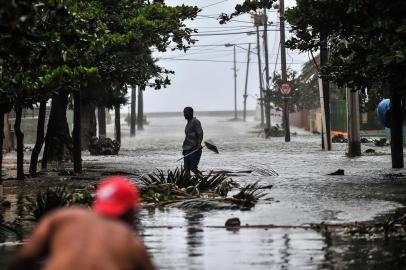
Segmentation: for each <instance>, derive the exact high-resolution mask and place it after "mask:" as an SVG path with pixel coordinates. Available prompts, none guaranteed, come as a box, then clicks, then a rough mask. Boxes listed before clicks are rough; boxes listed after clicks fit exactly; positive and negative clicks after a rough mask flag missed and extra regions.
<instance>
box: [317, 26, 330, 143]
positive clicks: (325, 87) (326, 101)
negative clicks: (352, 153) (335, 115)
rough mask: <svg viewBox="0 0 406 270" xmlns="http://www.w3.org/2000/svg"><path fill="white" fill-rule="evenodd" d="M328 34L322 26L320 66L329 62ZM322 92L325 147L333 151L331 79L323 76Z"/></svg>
mask: <svg viewBox="0 0 406 270" xmlns="http://www.w3.org/2000/svg"><path fill="white" fill-rule="evenodd" d="M327 38H328V37H327V35H326V34H325V30H324V29H323V28H322V29H321V31H320V67H323V66H326V65H327V63H328V49H327ZM319 86H321V88H320V90H321V91H320V93H321V94H322V95H320V97H321V96H323V99H322V100H320V101H321V104H320V105H321V106H322V108H321V112H322V120H323V121H324V123H323V127H324V128H323V136H324V137H323V145H322V147H323V149H324V150H326V151H331V133H330V84H329V81H328V80H327V79H326V78H325V77H324V76H322V78H321V83H319Z"/></svg>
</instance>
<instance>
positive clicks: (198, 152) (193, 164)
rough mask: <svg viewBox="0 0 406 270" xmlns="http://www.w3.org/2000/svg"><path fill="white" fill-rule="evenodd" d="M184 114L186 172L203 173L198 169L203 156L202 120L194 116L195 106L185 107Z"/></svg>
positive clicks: (187, 173) (183, 147)
mask: <svg viewBox="0 0 406 270" xmlns="http://www.w3.org/2000/svg"><path fill="white" fill-rule="evenodd" d="M183 115H184V117H185V119H186V120H187V124H186V127H185V140H184V141H183V146H182V150H183V151H182V154H183V156H184V166H185V172H186V173H185V174H186V175H187V176H189V175H190V171H192V172H193V173H194V174H201V172H200V171H199V169H198V165H199V162H200V157H201V156H202V141H203V129H202V125H201V124H200V121H199V120H197V119H196V117H193V108H191V107H186V108H184V109H183Z"/></svg>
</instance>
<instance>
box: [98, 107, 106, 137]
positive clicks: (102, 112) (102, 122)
mask: <svg viewBox="0 0 406 270" xmlns="http://www.w3.org/2000/svg"><path fill="white" fill-rule="evenodd" d="M97 120H98V122H99V137H101V136H106V109H105V108H104V107H103V106H99V107H97Z"/></svg>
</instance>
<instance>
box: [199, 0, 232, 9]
mask: <svg viewBox="0 0 406 270" xmlns="http://www.w3.org/2000/svg"><path fill="white" fill-rule="evenodd" d="M227 1H228V0H223V1H220V2H216V3H212V4H209V5H207V6H203V7H200V8H201V9H203V8H208V7H212V6H215V5H218V4H221V3H224V2H227Z"/></svg>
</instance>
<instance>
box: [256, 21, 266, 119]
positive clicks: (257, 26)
mask: <svg viewBox="0 0 406 270" xmlns="http://www.w3.org/2000/svg"><path fill="white" fill-rule="evenodd" d="M258 17H259V19H257V18H258ZM257 21H258V22H257ZM254 22H255V26H256V28H257V54H258V75H259V100H260V107H261V127H263V126H264V97H263V84H262V65H261V43H260V41H259V25H260V24H261V23H263V19H262V17H261V15H258V14H256V15H254Z"/></svg>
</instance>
